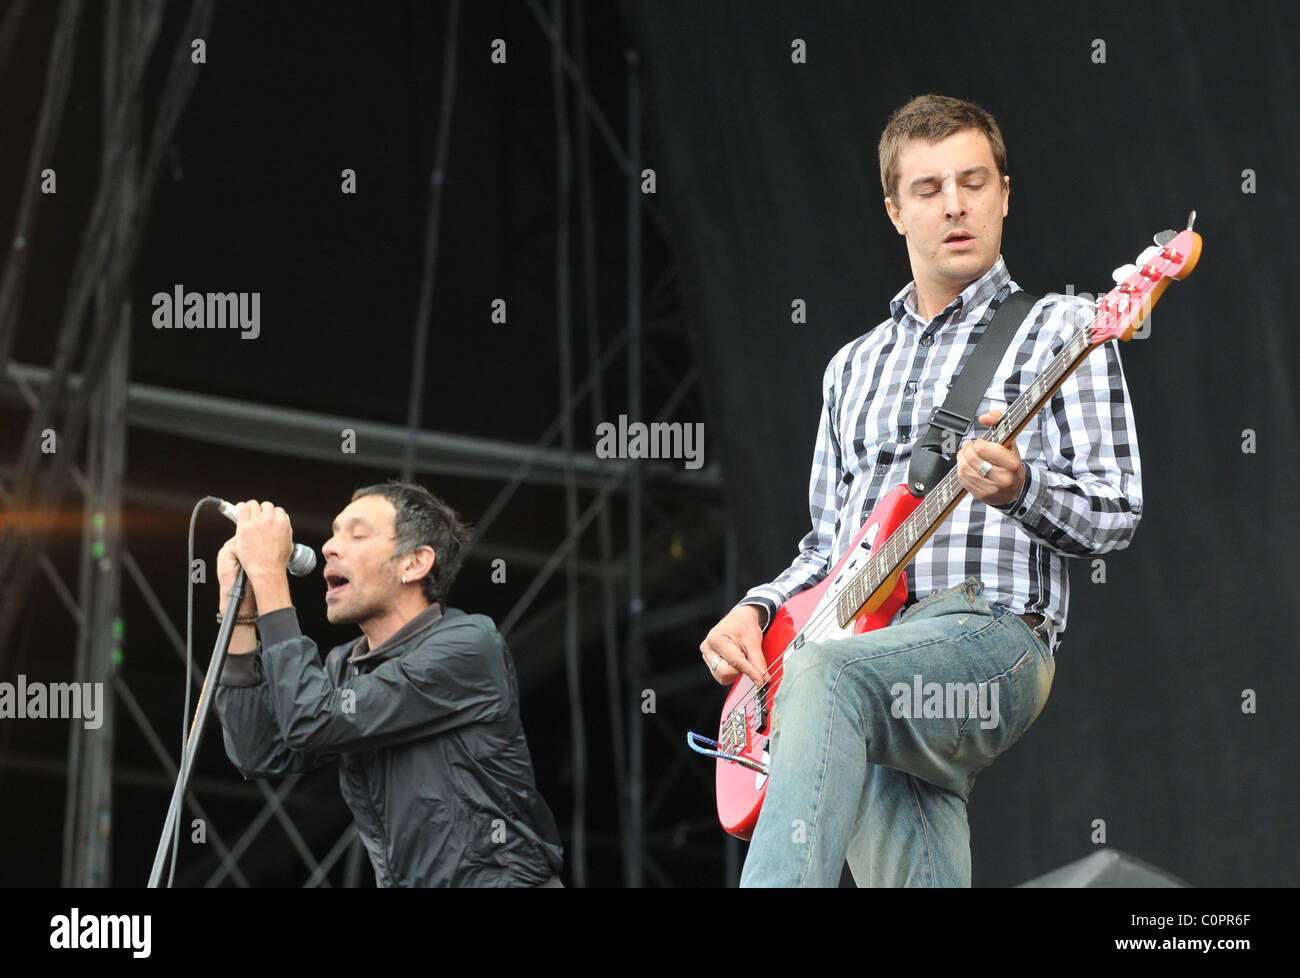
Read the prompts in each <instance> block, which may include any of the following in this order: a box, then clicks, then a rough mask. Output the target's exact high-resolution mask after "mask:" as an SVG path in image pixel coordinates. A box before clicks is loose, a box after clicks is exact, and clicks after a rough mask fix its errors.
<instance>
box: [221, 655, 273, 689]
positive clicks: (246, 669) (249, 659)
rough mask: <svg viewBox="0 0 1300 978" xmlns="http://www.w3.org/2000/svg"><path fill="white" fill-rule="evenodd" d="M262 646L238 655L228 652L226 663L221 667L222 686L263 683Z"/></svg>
mask: <svg viewBox="0 0 1300 978" xmlns="http://www.w3.org/2000/svg"><path fill="white" fill-rule="evenodd" d="M261 653H262V650H261V648H257V649H254V650H253V651H252V652H241V653H239V654H238V655H231V654H230V653H227V654H226V663H225V665H223V666H222V667H221V680H220V683H219V685H222V686H258V685H261V683H262V669H261V665H262V663H261V662H260V661H258V660H259V659H260V658H261Z"/></svg>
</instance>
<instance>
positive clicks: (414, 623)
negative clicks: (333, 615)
mask: <svg viewBox="0 0 1300 978" xmlns="http://www.w3.org/2000/svg"><path fill="white" fill-rule="evenodd" d="M441 618H442V604H441V603H439V602H437V601H435V602H434V603H433V604H431V605H429V607H427V608H425V609H424V610H423V611H421V612H420V613H419V614H418V615H416V616H415V617H414V618H412V619H411V620H410V621H408V622H407V623H406V624H405V625H403V626H402V627H401V628H399V629H398V630H397V631H395V632H393V634H392V635H390V636H388V640H387V641H386V642H382V643H380V645H379V647H378V648H376V649H372V648H371V647H370V639H368V638H366V636H364V635H362V636H361V638H359V639H357V641H356V644H355V645H353V646H352V652H351V653H350V654H349V655H348V661H349V662H360V661H362V660H363V659H374V658H380V657H383V658H387V657H388V655H389V653H391V652H394V651H396V649H397V647H398V646H399V645H402V644H403V643H405V642H406V641H407V640H409V639H412V638H414V637H415V636H416V635H418V634H419V633H420V632H422V631H424V630H425V629H426V628H428V627H429V626H431V625H433V624H434V623H435V622H437V621H438V620H439V619H441Z"/></svg>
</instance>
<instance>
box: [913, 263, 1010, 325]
mask: <svg viewBox="0 0 1300 978" xmlns="http://www.w3.org/2000/svg"><path fill="white" fill-rule="evenodd" d="M1010 281H1011V275H1010V274H1009V273H1008V272H1007V265H1006V262H1005V261H1003V260H1002V256H1001V255H998V260H997V261H995V262H994V263H993V267H992V268H990V269H989V270H988V271H987V272H985V273H984V274H983V275H981V276H980V277H979V278H977V279H976V280H975V281H974V282H972V283H971V284H970V285H968V286H966V288H964V289H963V290H962V292H961V295H959V296H957V298H955V299H953V300H952V302H950V303H948V305H947V307H946V308H945V309H944V310H943V312H941V313H939V315H938V316H936V317H935V319H936V320H939V319H944V317H945V316H948V317H949V318H948V319H946V320H945V322H944V325H947V323H948V322H954V321H956V320H958V319H959V318H961V317H962V316H964V315H965V314H966V313H968V312H970V311H972V310H978V309H979V308H980V307H981V306H983V305H984V304H985V303H987V302H988V301H989V300H990V299H992V298H993V297H994V296H995V295H997V294H998V290H999V289H1001V288H1002V287H1003V286H1004V285H1006V284H1007V283H1008V282H1010ZM889 312H890V315H892V316H893V317H894V321H895V322H897V323H903V322H905V321H906V320H907V318H908V317H909V316H910V317H911V318H912V319H915V320H916V321H917V322H918V323H920V325H921V328H922V329H924V328H925V327H926V326H927V325H928V324H927V323H925V322H923V321H922V319H921V316H920V314H919V313H917V311H916V281H915V280H913V281H911V282H908V283H907V284H906V285H905V286H903V288H902V290H901V291H899V293H898V295H896V296H894V298H892V299H890V300H889Z"/></svg>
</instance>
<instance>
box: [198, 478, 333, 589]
mask: <svg viewBox="0 0 1300 978" xmlns="http://www.w3.org/2000/svg"><path fill="white" fill-rule="evenodd" d="M213 498H214V499H216V497H215V496H214V497H213ZM217 508H218V509H220V510H221V515H222V516H224V517H225V518H226V519H228V520H230V522H232V523H237V522H238V518H237V517H236V516H235V507H234V506H233V505H232V504H230V503H228V502H226V501H225V500H224V499H217ZM315 569H316V551H315V550H312V548H311V547H308V546H305V545H304V544H301V543H295V544H294V545H293V554H292V555H291V556H290V557H289V573H290V574H292V575H293V576H294V577H305V576H306V575H307V574H310V573H311V572H312V571H314V570H315Z"/></svg>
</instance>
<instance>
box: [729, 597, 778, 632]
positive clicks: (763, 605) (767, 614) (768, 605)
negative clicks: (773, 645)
mask: <svg viewBox="0 0 1300 978" xmlns="http://www.w3.org/2000/svg"><path fill="white" fill-rule="evenodd" d="M745 605H752V606H753V607H755V608H757V609H758V610H759V611H760V612H762V616H761V618H762V620H761V622H760V624H759V628H761V629H762V630H763V631H767V626H768V625H770V624H772V618H773V616H774V615H775V614H776V605H774V604H773V603H772V602H771V601H769V600H768V599H767V598H746V599H745V600H744V601H741V602H740V603H739V604H737V605H736V608H743V607H744V606H745ZM736 608H732V609H731V610H732V611H735V610H736Z"/></svg>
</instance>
